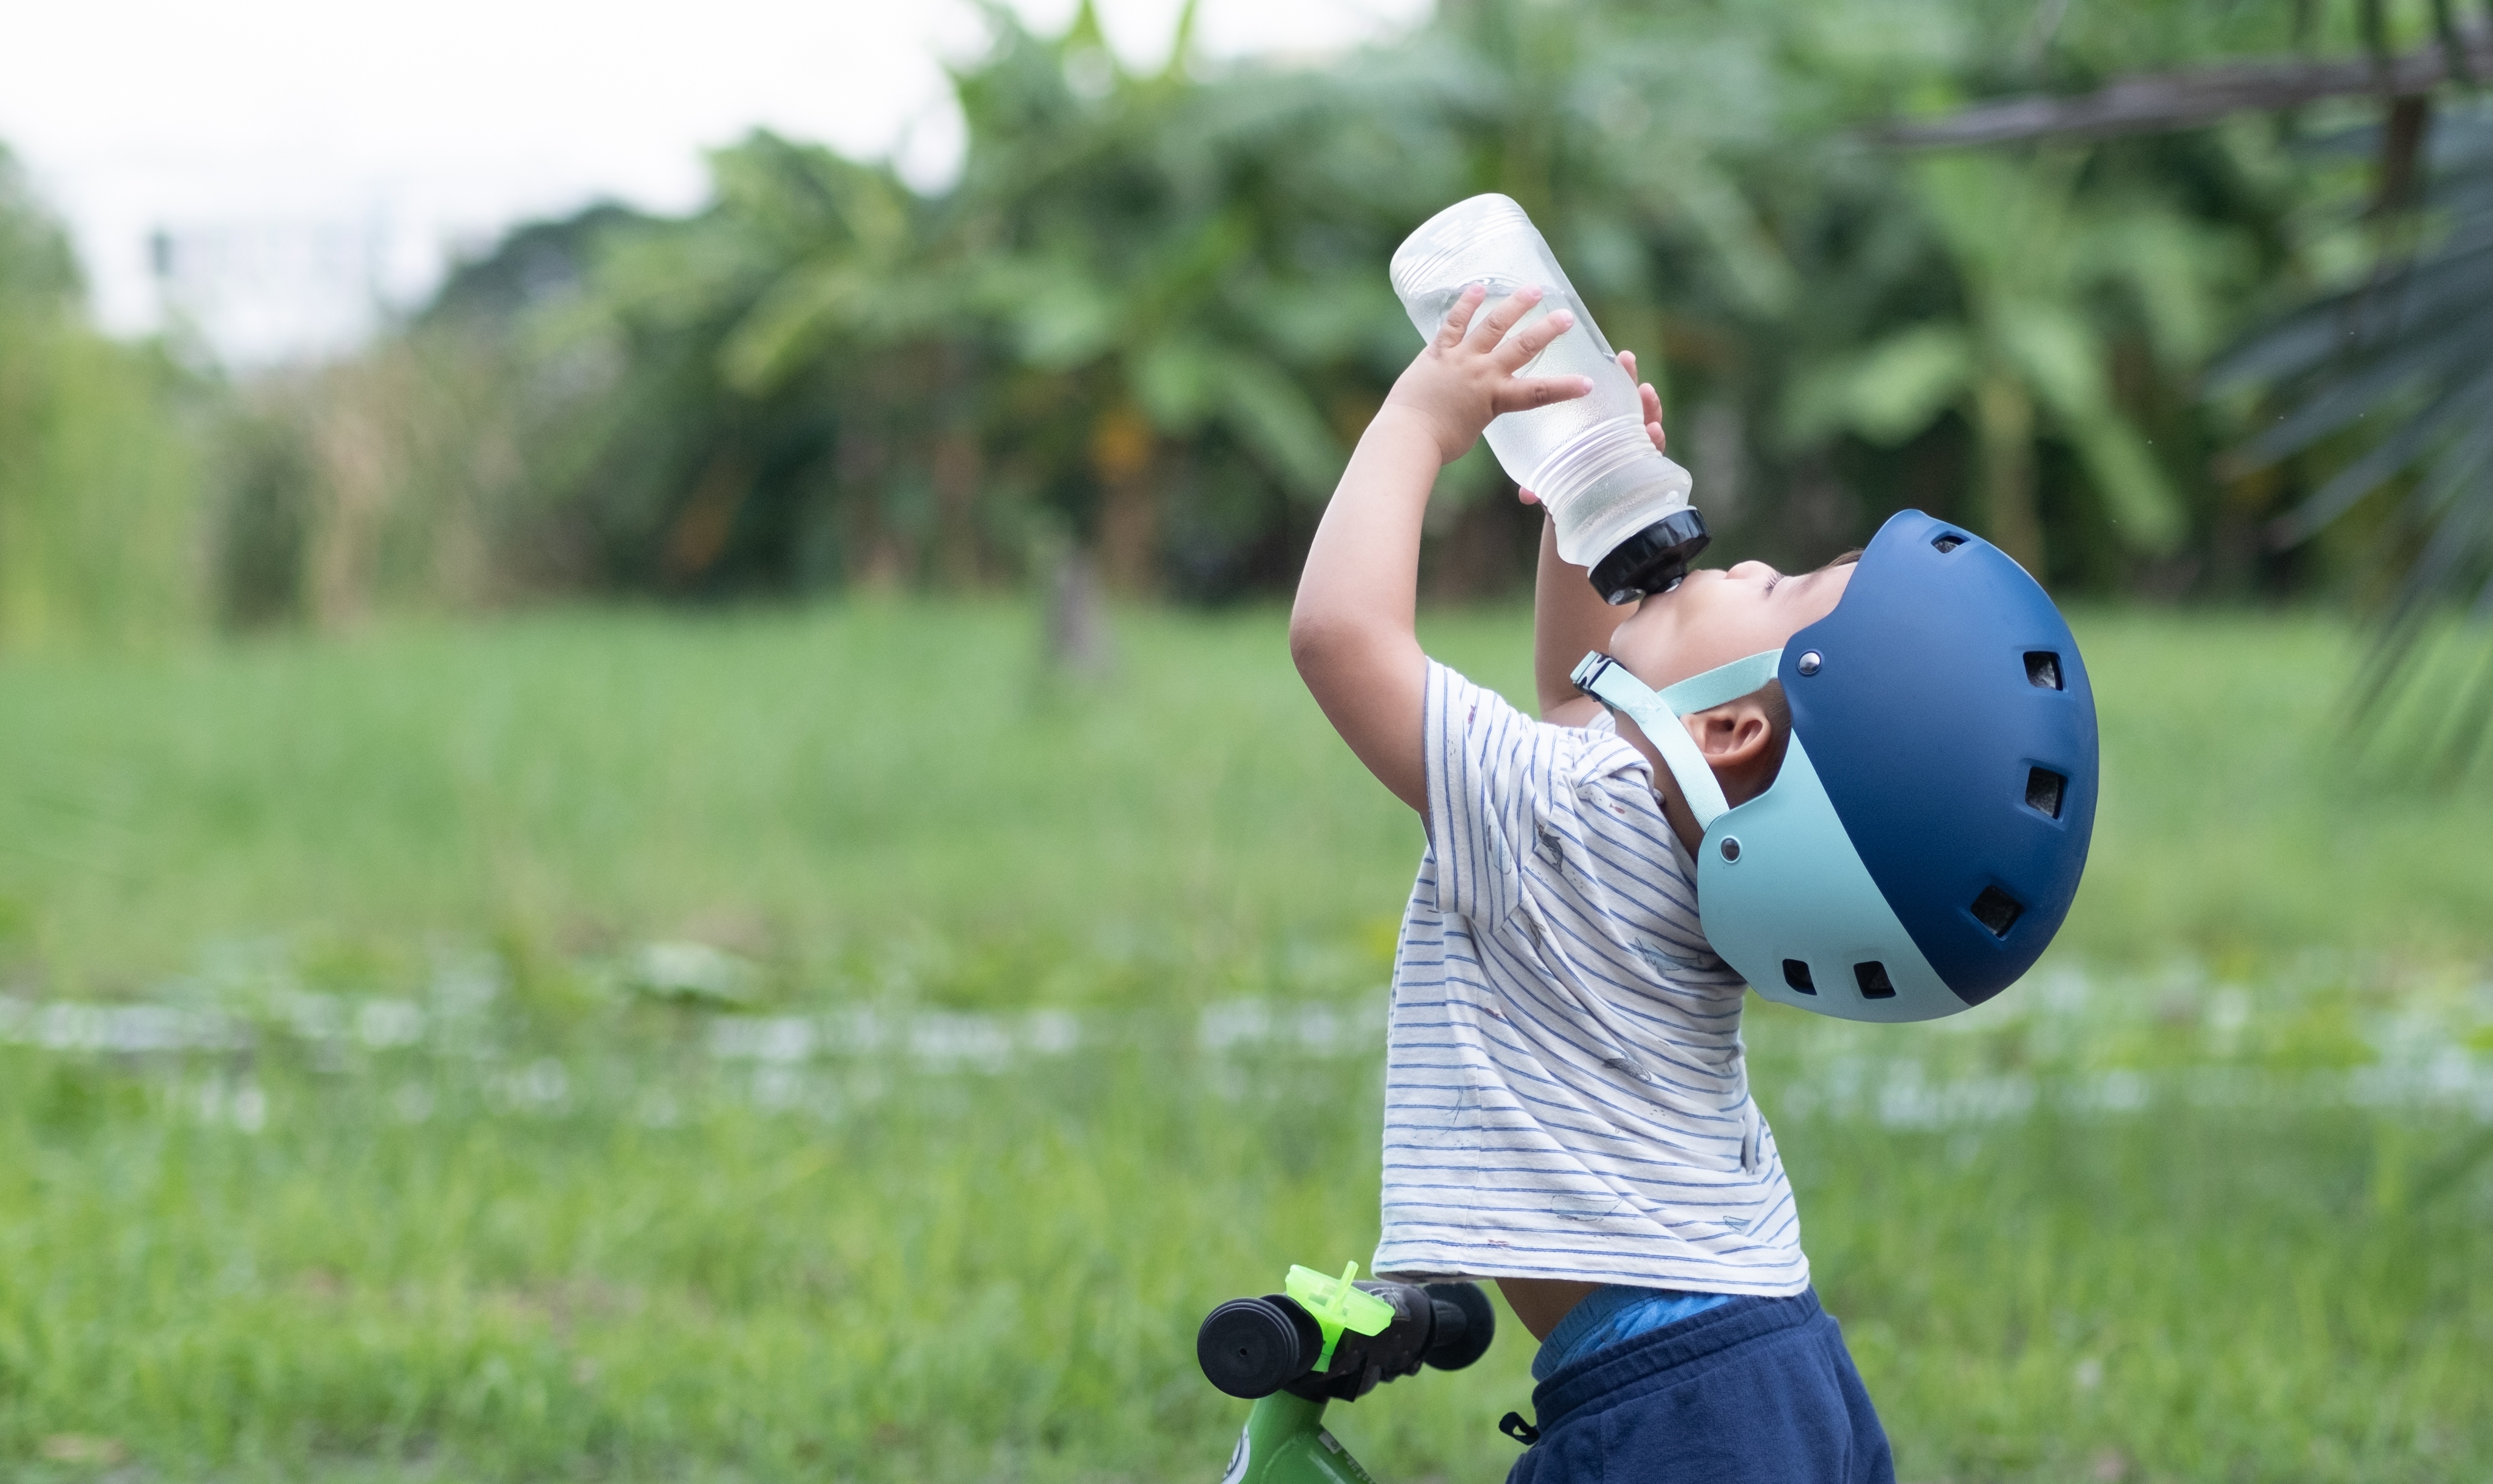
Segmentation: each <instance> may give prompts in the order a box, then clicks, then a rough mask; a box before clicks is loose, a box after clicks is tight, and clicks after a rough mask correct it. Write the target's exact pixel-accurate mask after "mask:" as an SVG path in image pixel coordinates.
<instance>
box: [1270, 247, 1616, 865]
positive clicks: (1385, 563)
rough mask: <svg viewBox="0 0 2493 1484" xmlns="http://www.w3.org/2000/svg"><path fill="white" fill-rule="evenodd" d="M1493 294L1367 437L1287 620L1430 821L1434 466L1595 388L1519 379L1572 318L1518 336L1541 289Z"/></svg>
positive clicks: (1382, 769) (1445, 337)
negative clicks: (1426, 530)
mask: <svg viewBox="0 0 2493 1484" xmlns="http://www.w3.org/2000/svg"><path fill="white" fill-rule="evenodd" d="M1483 297H1484V295H1483V293H1482V290H1481V289H1480V288H1479V287H1478V286H1474V287H1472V288H1468V289H1465V290H1464V291H1463V295H1462V297H1461V298H1460V299H1458V300H1457V301H1456V304H1455V308H1454V312H1452V313H1450V314H1449V315H1447V317H1446V324H1445V328H1444V329H1443V330H1441V331H1439V332H1438V334H1437V337H1436V339H1434V340H1433V341H1429V343H1428V346H1427V349H1425V350H1423V351H1421V352H1420V355H1419V357H1418V359H1416V360H1414V361H1413V362H1412V363H1411V365H1410V368H1409V369H1408V370H1406V371H1403V373H1402V375H1401V377H1400V379H1398V380H1397V381H1396V382H1395V383H1394V390H1393V392H1392V393H1390V394H1389V395H1388V396H1387V397H1386V399H1385V405H1384V406H1383V407H1381V408H1379V409H1378V411H1377V414H1376V417H1375V419H1374V420H1373V421H1371V422H1370V423H1369V424H1368V425H1367V432H1365V433H1363V434H1362V435H1361V436H1360V440H1359V447H1358V448H1357V449H1356V450H1354V451H1353V452H1352V454H1351V456H1350V466H1349V467H1348V468H1346V469H1344V470H1343V471H1342V476H1341V483H1340V484H1339V485H1338V486H1337V487H1336V488H1335V490H1334V494H1333V501H1332V503H1331V504H1329V505H1327V506H1326V507H1325V514H1324V519H1323V520H1322V521H1321V522H1319V523H1318V525H1317V527H1316V536H1315V542H1314V544H1313V545H1312V546H1311V547H1309V548H1308V549H1307V570H1306V572H1305V573H1304V574H1302V575H1301V577H1300V579H1299V597H1298V602H1297V604H1296V605H1295V606H1294V607H1293V608H1291V610H1290V658H1291V659H1292V660H1294V661H1296V662H1297V664H1298V667H1299V674H1300V676H1301V678H1303V679H1305V680H1306V681H1307V690H1308V691H1309V692H1310V693H1312V694H1313V695H1314V697H1315V698H1316V704H1317V705H1319V706H1322V707H1323V708H1324V713H1325V717H1326V719H1327V720H1329V721H1331V722H1332V723H1333V725H1334V729H1335V730H1336V731H1338V732H1340V733H1341V736H1342V740H1343V741H1345V742H1347V743H1349V744H1350V750H1351V751H1352V752H1353V753H1356V754H1358V756H1359V760H1360V761H1362V762H1364V763H1366V764H1367V770H1368V771H1369V772H1371V773H1373V774H1375V775H1376V777H1377V779H1378V781H1379V782H1381V783H1383V784H1384V785H1385V787H1388V788H1390V789H1392V790H1393V792H1394V795H1395V797H1397V798H1398V799H1400V800H1401V801H1402V802H1403V803H1405V804H1408V805H1410V806H1411V807H1412V808H1413V809H1415V810H1417V811H1419V812H1420V815H1421V816H1422V817H1424V818H1425V817H1426V816H1427V812H1428V777H1427V765H1426V763H1425V762H1424V760H1423V758H1422V756H1421V753H1422V743H1421V708H1422V706H1423V705H1424V703H1425V701H1426V693H1427V660H1426V658H1425V657H1424V656H1423V655H1422V654H1421V653H1420V640H1419V638H1418V635H1417V633H1416V631H1415V629H1414V627H1413V622H1414V617H1415V613H1416V610H1417V608H1418V594H1419V573H1420V522H1421V517H1422V516H1423V515H1424V514H1426V512H1427V508H1428V491H1429V490H1430V488H1431V487H1432V486H1434V485H1435V483H1436V479H1437V470H1438V469H1440V468H1442V467H1443V466H1445V465H1446V464H1447V463H1449V462H1451V461H1453V460H1456V459H1458V458H1460V457H1462V455H1463V454H1464V453H1465V452H1466V451H1467V450H1469V449H1470V448H1471V446H1472V444H1473V443H1474V442H1475V441H1477V440H1478V439H1479V437H1480V434H1481V430H1482V429H1484V428H1487V426H1488V422H1489V419H1491V418H1493V417H1495V416H1497V415H1498V414H1499V413H1501V412H1515V411H1520V410H1522V409H1524V408H1528V407H1539V406H1546V405H1547V404H1548V403H1550V402H1553V401H1566V400H1568V399H1569V398H1574V397H1581V396H1583V395H1584V394H1586V393H1587V392H1590V391H1591V390H1592V383H1591V382H1590V381H1588V380H1586V379H1585V378H1584V377H1581V376H1539V377H1531V378H1518V377H1517V375H1516V374H1515V372H1516V371H1517V370H1518V369H1520V368H1521V367H1522V366H1523V365H1524V364H1525V363H1527V362H1529V361H1530V360H1531V359H1532V358H1533V357H1534V356H1537V355H1539V354H1540V353H1541V352H1542V350H1543V348H1544V347H1546V346H1547V344H1548V343H1549V342H1550V341H1552V340H1555V339H1556V338H1557V337H1558V336H1560V335H1561V334H1563V333H1565V331H1566V330H1567V328H1568V327H1569V326H1571V325H1573V324H1574V323H1575V316H1573V315H1572V314H1569V313H1568V312H1565V311H1563V310H1561V311H1558V312H1554V313H1551V314H1548V315H1546V316H1544V317H1543V318H1542V319H1540V320H1539V321H1537V322H1535V323H1534V324H1532V325H1530V326H1528V327H1527V328H1525V329H1524V330H1522V331H1521V332H1519V333H1517V334H1516V335H1515V336H1513V337H1512V338H1509V337H1508V335H1507V331H1508V330H1510V329H1512V328H1513V327H1514V325H1515V322H1516V321H1517V319H1518V318H1520V317H1521V316H1522V314H1523V312H1525V311H1526V310H1528V309H1530V308H1531V307H1532V306H1533V305H1534V304H1536V303H1538V302H1539V301H1540V298H1541V292H1540V290H1538V289H1534V288H1527V289H1523V290H1521V291H1519V292H1517V294H1515V295H1514V296H1513V297H1511V298H1508V299H1505V300H1503V301H1501V302H1499V303H1498V304H1496V305H1493V306H1491V307H1490V308H1489V309H1488V310H1487V312H1482V310H1481V301H1482V299H1483ZM1579 584H1580V579H1579ZM1587 591H1588V593H1589V591H1590V589H1589V588H1588V589H1587ZM1597 601H1598V600H1597ZM1571 663H1572V662H1571Z"/></svg>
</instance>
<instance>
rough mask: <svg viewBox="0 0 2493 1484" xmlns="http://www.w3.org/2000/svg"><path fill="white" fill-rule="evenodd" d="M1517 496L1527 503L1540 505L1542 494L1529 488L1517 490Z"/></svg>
mask: <svg viewBox="0 0 2493 1484" xmlns="http://www.w3.org/2000/svg"><path fill="white" fill-rule="evenodd" d="M1515 497H1516V498H1517V499H1518V500H1520V501H1522V502H1523V503H1524V504H1526V505H1538V504H1540V503H1541V496H1539V495H1537V494H1535V493H1533V492H1532V491H1531V490H1521V489H1518V490H1516V491H1515Z"/></svg>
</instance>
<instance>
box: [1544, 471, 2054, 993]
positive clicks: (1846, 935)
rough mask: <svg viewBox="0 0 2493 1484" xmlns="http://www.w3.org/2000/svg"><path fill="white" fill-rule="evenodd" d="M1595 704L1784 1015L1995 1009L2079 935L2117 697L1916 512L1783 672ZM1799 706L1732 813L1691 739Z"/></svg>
mask: <svg viewBox="0 0 2493 1484" xmlns="http://www.w3.org/2000/svg"><path fill="white" fill-rule="evenodd" d="M1575 678H1576V683H1577V685H1578V686H1579V687H1581V688H1582V689H1583V690H1584V691H1585V692H1586V693H1588V694H1590V695H1592V696H1594V697H1598V698H1599V699H1600V700H1601V701H1602V702H1603V703H1604V704H1605V705H1607V706H1609V707H1611V708H1612V709H1614V710H1617V711H1621V712H1624V713H1626V714H1627V715H1628V716H1630V717H1633V718H1634V719H1635V720H1636V723H1637V726H1638V727H1642V728H1643V729H1644V733H1645V735H1646V736H1647V737H1649V738H1651V739H1652V741H1653V743H1654V746H1655V748H1656V749H1657V750H1658V751H1659V752H1660V753H1661V754H1662V757H1663V761H1664V762H1665V763H1666V764H1667V765H1668V767H1669V768H1670V773H1671V776H1672V777H1673V778H1675V779H1677V780H1678V781H1679V787H1680V791H1681V793H1682V794H1683V795H1684V796H1685V797H1686V799H1687V800H1688V806H1689V809H1690V811H1691V812H1692V813H1694V814H1695V816H1696V817H1697V824H1698V825H1699V827H1701V828H1702V829H1703V830H1704V831H1705V839H1704V843H1703V844H1702V846H1699V848H1698V850H1697V912H1698V916H1699V918H1700V919H1701V920H1702V922H1703V924H1704V928H1705V936H1706V938H1707V939H1708V940H1709V941H1710V942H1712V944H1713V945H1714V951H1715V952H1716V953H1718V954H1720V955H1722V957H1723V959H1724V961H1725V962H1726V963H1727V964H1729V965H1731V966H1732V967H1733V968H1736V969H1738V970H1739V971H1740V972H1741V974H1742V975H1744V976H1745V977H1746V978H1747V979H1748V981H1749V983H1750V984H1751V985H1752V986H1754V987H1755V988H1756V989H1757V993H1758V994H1763V995H1764V996H1765V997H1767V998H1768V999H1774V1000H1780V1001H1782V1002H1783V1003H1785V1004H1789V1005H1798V1006H1800V1007H1801V1008H1803V1009H1805V1010H1815V1011H1817V1012H1819V1013H1820V1014H1824V1015H1833V1016H1839V1017H1841V1018H1843V1019H1845V1020H1853V1021H1927V1020H1934V1019H1937V1017H1939V1016H1942V1015H1953V1014H1955V1013H1956V1012H1957V1011H1959V1010H1963V1009H1966V1008H1967V1007H1968V1006H1971V1005H1978V1004H1981V1003H1982V1002H1983V1001H1984V1000H1986V999H1989V998H1990V997H1991V996H1993V995H1994V994H1998V993H1999V992H2000V991H2001V990H2003V989H2006V988H2007V987H2008V986H2009V985H2011V984H2013V983H2015V982H2016V980H2017V978H2018V976H2020V975H2022V974H2024V973H2025V972H2026V970H2027V968H2029V967H2031V966H2032V965H2033V963H2034V960H2035V959H2036V958H2037V957H2038V956H2040V955H2041V953H2042V952H2043V948H2044V946H2045V945H2046V944H2048V943H2050V942H2051V940H2052V935H2053V934H2055V933H2057V932H2058V931H2059V928H2060V922H2061V920H2062V919H2063V918H2065V917H2066V916H2067V915H2068V911H2069V902H2070V899H2071V898H2073V897H2075V896H2076V895H2077V890H2078V876H2079V875H2080V873H2081V872H2083V871H2084V870H2085V869H2086V863H2087V844H2088V840H2089V839H2090V837H2091V836H2092V834H2093V832H2094V820H2095V785H2096V777H2095V775H2096V743H2095V703H2094V692H2093V691H2092V690H2091V689H2090V688H2089V687H2088V683H2087V668H2086V664H2085V662H2084V661H2082V660H2081V659H2079V657H2078V645H2077V640H2076V639H2075V638H2073V637H2072V636H2071V635H2070V633H2069V626H2068V624H2067V622H2066V621H2064V620H2063V619H2062V618H2061V617H2060V614H2059V610H2058V609H2057V608H2054V607H2053V606H2052V600H2051V599H2050V598H2049V597H2047V596H2045V595H2044V592H2043V589H2042V587H2041V586H2040V585H2038V584H2037V583H2036V582H2035V581H2034V579H2032V578H2030V577H2028V576H2027V574H2026V570H2025V569H2024V568H2022V567H2020V566H2018V565H2017V563H2016V562H2014V561H2012V560H2011V559H2010V558H2009V556H2008V554H2007V553H2006V552H2004V551H2001V550H2000V549H1998V548H1997V547H1995V546H1993V545H1991V544H1990V543H1989V542H1987V541H1984V540H1982V539H1980V538H1979V537H1976V536H1973V535H1970V534H1968V533H1967V532H1966V531H1965V530H1964V529H1963V528H1962V527H1958V526H1953V525H1949V524H1948V523H1946V522H1945V521H1941V520H1934V519H1931V518H1930V517H1929V516H1926V515H1923V514H1922V513H1921V512H1920V511H1917V510H1907V511H1904V512H1901V513H1899V514H1898V515H1896V516H1895V517H1894V518H1892V519H1889V520H1888V521H1887V523H1886V524H1885V525H1883V526H1881V527H1880V528H1879V530H1878V534H1877V536H1876V537H1874V538H1873V539H1872V540H1871V543H1870V546H1869V548H1868V549H1866V550H1864V551H1863V552H1862V554H1861V560H1860V565H1859V567H1858V569H1857V570H1855V571H1854V573H1853V574H1852V579H1851V581H1850V583H1849V584H1848V585H1847V587H1846V589H1845V593H1844V597H1843V599H1842V600H1841V601H1840V602H1838V603H1837V604H1836V606H1835V610H1834V611H1833V612H1831V613H1829V614H1827V615H1826V616H1825V617H1824V618H1821V619H1819V620H1818V621H1817V622H1816V623H1814V624H1811V625H1810V626H1809V627H1807V628H1805V629H1802V630H1801V631H1800V632H1799V633H1797V634H1794V635H1793V636H1792V637H1791V639H1790V640H1789V641H1788V642H1787V643H1786V644H1785V646H1784V647H1783V648H1781V649H1777V650H1768V651H1766V652H1765V653H1763V654H1756V655H1751V656H1750V657H1749V658H1747V659H1745V660H1739V661H1735V662H1733V663H1732V664H1729V665H1726V666H1723V667H1722V668H1718V669H1711V670H1708V671H1706V672H1705V673H1703V674H1701V675H1697V676H1694V677H1692V678H1690V679H1687V680H1684V681H1681V682H1680V683H1679V684H1677V685H1674V686H1671V687H1670V688H1668V689H1667V690H1665V691H1662V692H1661V693H1659V694H1657V693H1655V692H1654V691H1653V690H1652V689H1651V688H1649V687H1647V686H1646V685H1645V684H1644V683H1643V682H1642V681H1639V680H1637V678H1636V677H1635V676H1634V675H1632V674H1629V673H1628V671H1627V668H1625V667H1624V666H1622V665H1620V664H1619V663H1618V662H1617V661H1615V660H1612V659H1611V658H1609V657H1608V656H1607V655H1604V654H1600V653H1594V654H1589V655H1586V656H1585V657H1584V662H1583V663H1582V664H1581V665H1579V666H1577V668H1576V675H1575ZM1768 680H1780V681H1782V682H1783V689H1784V696H1785V698H1786V699H1787V701H1788V702H1789V704H1790V707H1791V736H1790V739H1789V741H1788V744H1787V751H1786V752H1785V755H1784V763H1783V768H1782V771H1781V772H1780V773H1778V774H1777V775H1776V778H1775V781H1774V783H1773V784H1772V785H1770V786H1769V787H1767V788H1766V790H1765V791H1764V792H1763V793H1760V794H1758V795H1757V797H1756V798H1753V799H1751V800H1749V801H1748V802H1747V803H1744V804H1742V805H1740V806H1739V807H1738V808H1736V809H1735V808H1731V807H1728V806H1727V801H1726V800H1725V799H1724V796H1723V789H1722V787H1721V786H1720V785H1719V784H1717V783H1716V782H1715V779H1714V772H1713V769H1711V768H1710V767H1708V766H1707V765H1706V763H1705V758H1704V756H1703V755H1702V754H1701V753H1699V752H1698V751H1697V744H1696V742H1695V741H1694V740H1693V739H1691V738H1690V736H1689V735H1688V731H1687V728H1686V727H1682V726H1681V725H1680V723H1679V718H1680V717H1682V716H1686V715H1689V714H1691V713H1693V712H1697V711H1703V710H1706V709H1708V708H1710V707H1714V706H1719V705H1722V704H1723V703H1725V702H1726V701H1729V700H1735V699H1737V698H1738V697H1742V696H1746V695H1748V694H1750V693H1751V692H1753V691H1755V690H1757V689H1758V688H1759V687H1760V686H1763V685H1764V684H1765V683H1766V682H1767V681H1768Z"/></svg>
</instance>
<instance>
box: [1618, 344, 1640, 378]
mask: <svg viewBox="0 0 2493 1484" xmlns="http://www.w3.org/2000/svg"><path fill="white" fill-rule="evenodd" d="M1619 370H1621V371H1626V372H1627V373H1628V379H1629V380H1630V381H1634V380H1635V379H1636V378H1637V373H1636V352H1635V351H1633V350H1622V351H1620V352H1619Z"/></svg>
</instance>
